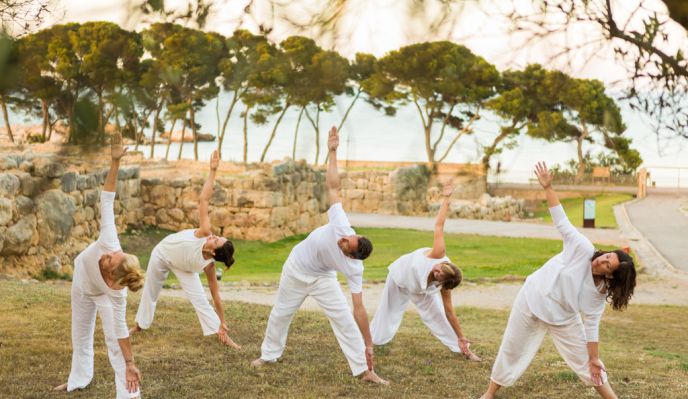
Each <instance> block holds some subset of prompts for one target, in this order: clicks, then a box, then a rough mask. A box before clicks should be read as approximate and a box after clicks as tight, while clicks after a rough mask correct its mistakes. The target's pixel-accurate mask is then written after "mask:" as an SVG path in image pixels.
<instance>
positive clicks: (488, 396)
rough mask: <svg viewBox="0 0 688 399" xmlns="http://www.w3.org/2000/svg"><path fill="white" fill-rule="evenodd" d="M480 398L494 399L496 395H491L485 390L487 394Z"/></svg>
mask: <svg viewBox="0 0 688 399" xmlns="http://www.w3.org/2000/svg"><path fill="white" fill-rule="evenodd" d="M480 399H494V395H490V394H489V393H487V392H485V394H484V395H483V396H481V397H480Z"/></svg>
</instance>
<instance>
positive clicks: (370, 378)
mask: <svg viewBox="0 0 688 399" xmlns="http://www.w3.org/2000/svg"><path fill="white" fill-rule="evenodd" d="M361 381H366V382H372V383H373V384H382V385H389V381H387V380H383V379H382V378H380V376H378V375H377V374H375V372H374V371H372V370H366V371H365V372H363V375H361Z"/></svg>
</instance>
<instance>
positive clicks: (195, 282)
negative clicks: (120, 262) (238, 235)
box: [130, 151, 240, 349]
mask: <svg viewBox="0 0 688 399" xmlns="http://www.w3.org/2000/svg"><path fill="white" fill-rule="evenodd" d="M219 165H220V157H219V155H218V153H217V151H215V152H213V154H212V155H211V157H210V174H209V175H208V180H207V181H206V182H205V185H204V186H203V189H202V190H201V195H200V197H199V204H198V219H199V227H198V228H197V229H188V230H182V231H180V232H178V233H175V234H170V235H169V236H167V237H165V238H164V239H163V240H162V241H161V242H160V243H159V244H158V245H156V246H155V248H154V249H153V252H152V253H151V257H150V260H149V261H148V270H147V271H146V284H145V285H144V287H143V294H142V295H141V302H139V310H138V312H137V313H136V326H135V327H133V328H132V329H131V330H130V331H131V332H132V333H135V332H139V331H141V330H146V329H148V328H150V326H151V324H152V323H153V316H154V315H155V305H156V301H157V300H158V296H159V295H160V289H161V288H162V285H163V283H164V282H165V280H166V279H167V275H168V274H169V272H170V271H172V272H174V274H175V275H176V276H177V279H179V283H180V284H181V286H182V289H183V290H184V293H185V294H186V296H187V298H188V299H189V301H190V302H191V304H192V305H193V307H194V309H195V310H196V315H197V316H198V320H199V321H200V323H201V328H202V329H203V335H206V336H207V335H212V334H217V338H218V339H219V340H220V342H222V343H223V344H225V345H229V346H231V347H233V348H235V349H239V348H240V346H239V345H237V344H236V343H235V342H234V341H233V340H232V339H231V338H230V337H229V335H227V332H228V328H227V324H226V323H225V315H224V310H223V308H222V300H221V299H220V292H219V288H218V284H217V279H216V277H215V261H218V262H223V263H224V264H225V265H226V266H227V267H228V268H229V267H230V266H232V264H233V263H234V258H233V255H234V246H233V245H232V242H231V241H229V240H228V239H226V238H224V237H218V236H216V235H214V234H213V233H212V231H211V226H210V217H209V215H208V205H209V202H210V197H211V195H212V193H213V185H214V184H215V174H216V172H217V168H218V166H219ZM201 271H203V272H205V274H206V276H207V277H208V288H210V294H211V296H212V297H213V303H214V304H215V310H213V308H212V307H211V306H210V303H208V299H207V297H206V294H205V291H204V290H203V285H202V284H201V279H200V277H199V273H200V272H201Z"/></svg>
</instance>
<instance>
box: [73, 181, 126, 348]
mask: <svg viewBox="0 0 688 399" xmlns="http://www.w3.org/2000/svg"><path fill="white" fill-rule="evenodd" d="M114 203H115V193H113V192H108V191H101V193H100V234H99V236H98V240H97V241H96V242H94V243H92V244H91V245H89V246H88V247H86V249H84V250H83V251H82V252H81V253H80V254H79V255H78V256H77V257H76V259H75V260H74V266H75V268H74V276H73V282H72V284H74V285H76V286H77V287H78V288H79V289H80V290H81V292H82V293H83V294H84V295H86V296H92V297H96V296H100V295H106V296H107V297H108V298H109V299H110V301H111V302H112V310H113V313H112V317H113V325H114V326H115V335H116V337H117V339H122V338H127V337H128V336H129V329H128V328H127V322H126V310H127V288H126V287H125V288H122V289H120V290H113V289H112V288H110V287H109V286H108V285H107V283H105V280H103V276H102V274H101V273H100V267H99V261H100V258H101V257H102V256H103V255H105V254H110V253H113V252H117V251H121V250H122V247H121V246H120V244H119V239H118V238H117V227H116V226H115V213H114ZM108 316H109V315H107V314H101V317H108Z"/></svg>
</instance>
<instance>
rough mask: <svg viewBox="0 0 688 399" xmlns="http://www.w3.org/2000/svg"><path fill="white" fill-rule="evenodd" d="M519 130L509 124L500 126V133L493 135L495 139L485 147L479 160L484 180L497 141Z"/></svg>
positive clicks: (495, 149)
mask: <svg viewBox="0 0 688 399" xmlns="http://www.w3.org/2000/svg"><path fill="white" fill-rule="evenodd" d="M519 130H520V127H519V129H517V128H516V125H515V124H511V126H507V127H502V130H501V133H499V136H497V137H495V139H494V140H493V141H492V145H490V146H489V147H487V148H486V149H485V151H484V153H483V158H482V160H481V162H482V164H483V172H485V180H487V175H488V172H489V170H490V159H491V158H492V156H493V155H494V154H495V153H496V151H497V147H498V146H499V143H501V142H502V141H504V139H506V138H507V137H509V135H510V134H512V133H515V132H518V131H519Z"/></svg>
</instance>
